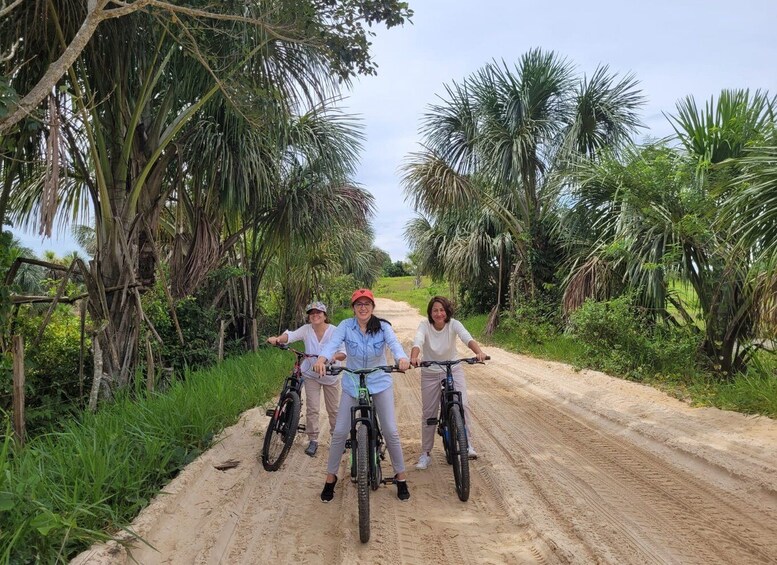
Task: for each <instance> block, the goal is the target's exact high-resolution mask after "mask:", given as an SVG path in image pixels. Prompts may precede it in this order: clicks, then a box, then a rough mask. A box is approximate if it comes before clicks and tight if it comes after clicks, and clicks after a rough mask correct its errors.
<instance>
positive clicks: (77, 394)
mask: <svg viewBox="0 0 777 565" xmlns="http://www.w3.org/2000/svg"><path fill="white" fill-rule="evenodd" d="M41 321H42V314H35V311H34V310H33V309H32V308H29V307H25V308H24V309H23V310H21V311H20V314H19V316H18V317H17V319H16V327H15V331H16V332H18V333H19V334H20V335H22V336H23V337H24V343H25V355H24V364H25V408H26V409H25V421H26V426H27V431H28V433H30V435H34V434H35V433H37V432H39V431H41V430H42V429H44V428H47V427H49V426H51V425H52V424H54V423H56V422H58V421H59V420H61V419H62V418H63V417H65V416H67V415H69V414H71V413H72V412H74V411H77V410H79V409H80V408H82V406H83V401H84V399H85V398H86V397H87V396H88V394H89V386H90V385H91V376H92V357H91V355H89V353H88V348H89V347H90V345H91V344H90V340H89V339H88V338H87V339H85V344H84V346H85V351H86V354H85V355H84V382H81V381H80V380H79V374H78V367H79V356H80V350H81V330H80V320H79V317H78V315H76V314H74V313H73V311H72V310H71V308H70V307H68V306H64V305H60V306H58V307H57V308H56V310H55V311H54V313H53V315H52V317H51V320H50V321H49V323H48V325H47V326H46V328H45V330H44V332H43V335H42V337H41V339H40V341H38V343H37V344H34V343H33V342H34V341H35V339H36V337H37V335H38V328H39V326H40V323H41ZM3 382H4V384H3V388H2V390H1V391H0V394H2V398H3V399H4V401H3V406H1V407H0V408H3V409H5V410H8V409H10V404H9V403H10V398H11V389H10V379H7V380H6V379H4V381H3Z"/></svg>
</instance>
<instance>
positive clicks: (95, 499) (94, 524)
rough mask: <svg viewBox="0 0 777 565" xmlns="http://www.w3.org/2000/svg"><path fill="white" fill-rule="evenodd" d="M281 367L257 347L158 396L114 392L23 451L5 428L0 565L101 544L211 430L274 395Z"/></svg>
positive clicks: (0, 451)
mask: <svg viewBox="0 0 777 565" xmlns="http://www.w3.org/2000/svg"><path fill="white" fill-rule="evenodd" d="M288 370H289V359H288V357H287V356H286V355H283V352H281V351H279V350H274V349H263V350H262V351H261V352H260V353H258V354H248V355H245V356H243V357H240V358H236V359H231V360H228V361H225V362H224V363H223V364H221V365H219V366H217V367H214V368H211V369H208V370H203V371H199V372H194V373H189V374H187V375H186V378H185V379H179V380H176V381H175V382H173V383H172V385H171V387H170V388H169V390H167V391H166V392H165V393H164V394H148V395H145V396H143V395H142V393H141V391H137V392H136V395H141V396H142V398H137V399H132V398H130V396H129V395H126V394H125V395H122V396H120V397H119V398H118V399H117V400H116V402H114V403H113V404H111V405H110V406H106V407H105V408H103V410H101V411H100V412H98V413H97V414H91V413H89V412H84V413H82V414H81V415H80V416H79V417H77V418H76V419H73V420H70V421H68V422H65V423H64V424H63V426H62V429H60V430H57V431H53V432H51V433H48V434H44V435H38V436H36V437H34V438H32V439H31V440H30V441H29V442H28V444H27V445H26V446H25V447H24V448H17V447H16V446H15V445H14V443H13V441H12V436H11V434H10V433H9V431H8V430H7V431H6V433H5V435H4V437H3V443H2V444H0V548H3V549H2V554H0V563H59V562H66V561H67V560H68V558H70V557H73V556H74V554H75V553H77V552H78V551H80V550H83V549H84V548H85V547H87V546H88V545H89V544H91V543H92V542H94V541H96V540H100V539H105V538H107V536H108V535H109V534H110V532H111V531H113V530H115V529H116V528H119V527H121V526H122V525H124V524H127V523H129V522H130V521H131V520H132V519H133V518H134V516H136V515H137V513H138V512H139V511H140V510H141V509H142V508H143V507H144V506H146V505H147V504H148V502H149V500H150V499H151V498H152V497H153V496H154V495H155V494H156V492H157V491H158V489H159V488H161V487H162V486H163V485H165V484H166V483H167V482H168V481H169V480H170V479H171V478H172V477H173V476H175V475H176V474H177V473H178V471H180V470H181V469H182V468H183V467H184V466H185V465H186V464H188V463H189V462H191V461H192V460H193V459H194V458H195V457H197V455H198V454H200V453H201V452H202V451H203V450H205V449H207V448H208V447H209V446H210V445H211V444H212V442H213V441H214V437H215V436H216V434H218V432H219V431H220V430H222V429H223V428H224V427H226V426H229V425H231V424H233V423H234V422H235V421H236V420H237V417H238V416H239V414H240V413H242V412H243V411H245V410H246V409H248V408H251V407H253V406H256V405H259V404H262V403H263V402H265V401H266V400H267V399H268V398H269V397H271V396H272V395H273V394H275V393H276V392H277V389H278V388H279V387H280V382H281V380H282V378H284V377H285V375H286V373H287V371H288ZM7 423H8V420H7V419H6V420H5V424H7ZM257 449H259V447H258V446H257Z"/></svg>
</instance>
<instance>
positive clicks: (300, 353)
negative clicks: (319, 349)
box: [273, 343, 318, 359]
mask: <svg viewBox="0 0 777 565" xmlns="http://www.w3.org/2000/svg"><path fill="white" fill-rule="evenodd" d="M273 347H277V348H278V349H283V350H284V351H291V352H292V353H294V354H296V355H297V356H298V357H300V358H305V357H307V358H309V359H318V355H313V354H312V353H305V352H304V351H298V350H296V349H294V348H293V347H289V344H287V343H276V344H275V345H274V346H273Z"/></svg>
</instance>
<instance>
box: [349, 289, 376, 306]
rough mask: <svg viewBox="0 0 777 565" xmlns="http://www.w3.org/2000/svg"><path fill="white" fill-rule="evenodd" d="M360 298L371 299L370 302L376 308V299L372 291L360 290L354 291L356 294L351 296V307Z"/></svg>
mask: <svg viewBox="0 0 777 565" xmlns="http://www.w3.org/2000/svg"><path fill="white" fill-rule="evenodd" d="M360 298H369V299H370V302H372V305H373V306H375V297H374V296H373V295H372V291H371V290H370V289H368V288H360V289H359V290H356V291H354V293H353V294H352V295H351V306H353V303H354V302H356V301H357V300H359V299H360Z"/></svg>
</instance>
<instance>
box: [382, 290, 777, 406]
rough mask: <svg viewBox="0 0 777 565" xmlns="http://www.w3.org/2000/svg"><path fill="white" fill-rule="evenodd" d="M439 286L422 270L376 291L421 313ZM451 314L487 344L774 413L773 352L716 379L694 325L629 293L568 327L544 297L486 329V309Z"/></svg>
mask: <svg viewBox="0 0 777 565" xmlns="http://www.w3.org/2000/svg"><path fill="white" fill-rule="evenodd" d="M440 290H441V285H439V283H437V284H435V283H432V282H431V281H430V280H429V279H427V278H425V277H424V278H423V279H422V284H421V286H420V287H417V288H416V287H415V286H414V278H413V277H402V278H384V279H380V281H379V282H378V285H377V287H376V292H379V293H380V295H381V296H383V297H385V298H390V299H392V300H401V301H403V302H407V303H408V304H410V305H411V306H413V307H415V308H417V309H418V311H419V313H422V314H423V313H424V312H425V311H426V306H427V304H428V301H429V299H430V298H431V296H433V295H434V294H438V293H440ZM442 294H445V292H442ZM457 318H458V319H460V320H462V322H463V323H464V325H465V326H466V327H467V329H468V330H469V331H470V332H471V333H472V335H473V336H475V337H476V339H478V340H479V341H481V342H482V343H484V344H486V345H488V344H491V345H495V346H498V347H502V348H505V349H507V350H508V351H514V352H516V353H522V354H524V355H532V356H534V357H539V358H543V359H552V360H554V361H560V362H563V363H567V364H570V365H572V366H575V367H585V368H590V369H598V370H602V371H605V372H607V373H609V374H611V375H613V376H619V377H623V378H628V379H631V380H638V381H640V382H643V383H645V384H649V385H651V386H655V387H657V388H660V389H662V390H664V391H665V392H667V393H668V394H671V395H673V396H676V397H677V398H680V399H682V400H685V401H687V402H690V403H692V404H694V405H698V406H716V407H718V408H722V409H725V410H736V411H739V412H744V413H747V414H763V415H766V416H770V417H772V418H777V379H775V375H776V374H777V358H775V356H774V354H771V353H761V354H759V355H757V356H756V357H755V358H754V362H753V363H752V365H751V366H750V367H749V368H748V371H747V373H739V374H737V375H736V376H735V377H734V378H733V379H731V380H729V381H722V382H721V381H720V380H719V379H717V378H715V374H714V373H713V372H709V371H706V372H705V371H704V368H703V366H700V365H699V353H698V352H699V348H700V340H701V339H702V338H701V335H700V334H699V333H696V332H690V331H688V328H682V327H669V328H666V327H661V326H656V325H655V324H650V323H648V322H646V320H645V317H644V315H642V314H640V308H639V307H637V306H636V303H635V299H634V297H630V296H628V295H627V296H622V297H619V298H616V299H614V300H611V301H605V302H596V301H588V302H586V303H585V304H584V306H583V307H582V308H580V309H579V310H578V311H576V312H575V314H573V317H572V318H573V319H572V321H571V324H570V326H569V327H567V326H566V324H564V322H563V321H562V319H561V318H560V316H559V315H558V313H557V311H556V310H554V309H553V308H552V306H551V307H549V305H548V304H542V303H539V304H524V305H523V306H522V307H521V308H519V309H516V311H515V312H509V311H508V312H504V313H503V314H502V320H501V322H500V324H499V326H498V327H497V329H496V330H495V331H494V332H493V333H491V334H490V335H489V334H488V333H487V332H486V329H487V326H488V316H487V315H486V314H475V315H464V316H460V315H458V314H457ZM640 320H641V321H640Z"/></svg>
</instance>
